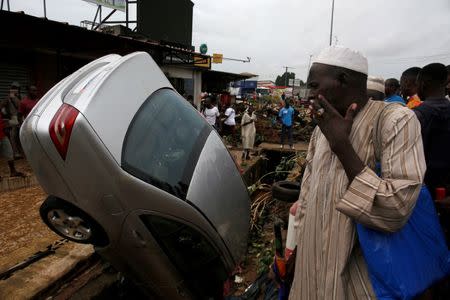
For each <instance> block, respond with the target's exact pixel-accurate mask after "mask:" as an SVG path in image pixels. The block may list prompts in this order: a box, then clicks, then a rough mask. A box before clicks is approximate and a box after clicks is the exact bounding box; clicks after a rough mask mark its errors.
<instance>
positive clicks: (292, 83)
mask: <svg viewBox="0 0 450 300" xmlns="http://www.w3.org/2000/svg"><path fill="white" fill-rule="evenodd" d="M288 85H289V86H300V79H289V84H288Z"/></svg>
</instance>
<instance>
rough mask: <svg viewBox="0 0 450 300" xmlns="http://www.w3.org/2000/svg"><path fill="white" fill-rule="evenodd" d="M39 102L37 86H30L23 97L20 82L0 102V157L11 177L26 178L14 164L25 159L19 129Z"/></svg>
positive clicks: (11, 87) (15, 83)
mask: <svg viewBox="0 0 450 300" xmlns="http://www.w3.org/2000/svg"><path fill="white" fill-rule="evenodd" d="M38 101H39V98H38V96H37V89H36V87H35V86H33V85H30V86H29V87H28V88H27V94H26V95H25V96H24V97H22V94H21V89H20V84H19V83H18V82H13V83H12V84H11V86H10V89H9V93H8V95H7V96H6V97H5V98H4V99H1V100H0V156H1V158H3V159H5V160H6V161H7V163H8V167H9V171H10V176H11V177H23V176H24V174H23V173H22V172H19V171H17V170H16V167H15V162H14V161H15V160H17V159H21V158H23V151H22V147H21V145H20V139H19V129H20V125H21V124H22V122H23V120H24V119H25V118H26V117H27V116H28V114H29V113H30V112H31V110H32V109H33V107H34V106H35V105H36V104H37V102H38ZM0 178H1V177H0Z"/></svg>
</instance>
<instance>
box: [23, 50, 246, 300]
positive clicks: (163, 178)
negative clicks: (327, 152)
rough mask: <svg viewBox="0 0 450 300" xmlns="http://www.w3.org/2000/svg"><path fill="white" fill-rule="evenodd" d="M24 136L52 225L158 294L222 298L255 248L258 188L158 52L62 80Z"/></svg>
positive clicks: (112, 58)
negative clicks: (252, 189)
mask: <svg viewBox="0 0 450 300" xmlns="http://www.w3.org/2000/svg"><path fill="white" fill-rule="evenodd" d="M20 138H21V141H22V145H23V148H24V151H25V153H26V156H27V159H28V160H29V162H30V164H31V166H32V168H33V170H34V172H35V175H36V177H37V179H38V180H39V183H40V184H41V185H42V187H43V188H44V190H45V192H46V193H47V194H48V195H49V196H48V198H47V199H46V201H45V202H44V203H43V204H42V206H41V210H40V213H41V217H42V219H43V220H44V222H45V223H46V224H47V225H48V226H49V227H50V228H51V229H52V230H53V231H55V232H56V233H58V234H59V235H61V236H63V237H65V238H67V239H69V240H72V241H75V242H80V243H92V244H94V245H95V246H96V251H97V252H98V253H100V255H102V256H103V257H104V258H106V259H107V260H109V261H110V262H111V263H112V264H113V265H114V266H115V267H116V268H117V269H118V270H120V271H122V272H124V273H125V274H128V275H129V276H130V277H132V278H134V279H135V280H136V281H137V282H139V284H140V285H141V286H142V287H144V288H145V290H146V291H147V293H148V294H149V296H151V297H154V298H165V299H208V298H216V297H219V298H220V296H221V293H222V286H223V283H224V281H225V280H226V279H227V277H228V276H229V275H230V273H231V272H232V271H233V269H234V268H235V266H236V264H237V263H238V262H239V260H240V258H241V257H242V255H243V254H244V252H245V250H246V244H247V235H248V229H249V222H250V205H249V204H250V201H249V196H248V193H247V189H246V186H245V184H244V182H243V180H242V178H241V176H240V174H239V171H238V169H237V168H236V165H235V163H234V161H233V159H232V157H231V155H230V154H229V153H228V151H227V149H226V147H225V146H224V145H223V143H222V141H221V139H220V137H219V136H218V134H217V133H216V132H215V131H214V129H213V128H212V127H211V126H209V125H208V124H207V122H206V121H205V120H204V119H203V117H202V116H201V115H200V114H199V113H198V112H197V111H196V110H195V109H194V108H193V107H192V106H191V105H190V104H189V102H187V101H186V100H184V99H183V98H182V97H181V96H180V95H179V94H178V93H177V92H176V91H175V90H174V89H173V87H172V86H171V85H170V83H169V81H168V80H167V78H166V77H165V76H164V74H163V73H162V72H161V70H160V69H159V67H158V65H157V64H156V63H155V62H154V61H153V59H152V58H151V57H150V56H149V55H148V54H147V53H143V52H136V53H132V54H129V55H126V56H123V57H122V56H120V55H114V54H113V55H108V56H105V57H102V58H100V59H97V60H95V61H93V62H91V63H89V64H88V65H86V66H84V67H83V68H81V69H80V70H78V71H77V72H75V73H73V74H72V75H70V76H68V77H67V78H65V79H63V80H62V81H61V82H59V83H58V84H57V85H56V86H54V87H53V88H52V89H51V90H50V91H49V92H48V93H47V94H46V95H45V96H44V97H43V98H42V99H41V101H40V102H39V103H38V105H37V106H36V107H35V108H34V109H33V111H32V112H31V114H30V115H29V116H28V118H27V119H26V120H25V122H24V124H23V126H22V129H21V132H20Z"/></svg>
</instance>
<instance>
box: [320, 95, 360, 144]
mask: <svg viewBox="0 0 450 300" xmlns="http://www.w3.org/2000/svg"><path fill="white" fill-rule="evenodd" d="M311 109H312V113H313V117H314V119H315V120H316V121H317V124H318V125H319V127H320V130H321V131H322V133H323V134H324V135H325V137H326V138H327V140H328V143H329V144H330V147H331V150H333V151H335V149H336V147H338V146H340V145H343V144H346V145H348V144H349V138H348V137H349V135H350V132H351V130H352V126H353V118H354V117H355V115H356V113H357V109H358V105H357V104H356V103H352V104H351V105H350V106H349V107H348V109H347V113H346V114H345V117H342V116H341V114H340V113H339V112H338V111H337V110H336V109H335V108H334V107H333V106H332V105H331V104H330V103H329V102H328V101H327V99H325V97H323V96H322V95H319V97H318V99H317V100H314V101H313V103H312V105H311Z"/></svg>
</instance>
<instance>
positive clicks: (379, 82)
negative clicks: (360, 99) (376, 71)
mask: <svg viewBox="0 0 450 300" xmlns="http://www.w3.org/2000/svg"><path fill="white" fill-rule="evenodd" d="M367 89H368V90H374V91H378V92H382V93H384V79H383V78H381V77H375V76H369V77H367Z"/></svg>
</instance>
